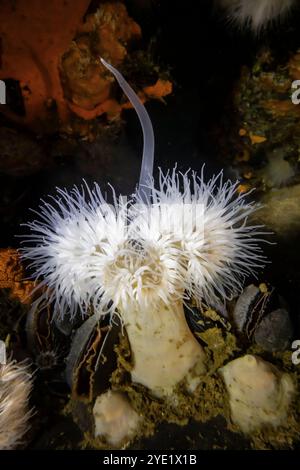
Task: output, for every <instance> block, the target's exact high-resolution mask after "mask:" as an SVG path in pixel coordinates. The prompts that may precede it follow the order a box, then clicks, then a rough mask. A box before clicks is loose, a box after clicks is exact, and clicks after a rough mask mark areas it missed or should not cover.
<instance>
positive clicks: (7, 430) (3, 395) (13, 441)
mask: <svg viewBox="0 0 300 470" xmlns="http://www.w3.org/2000/svg"><path fill="white" fill-rule="evenodd" d="M32 385H33V380H32V374H31V373H30V371H29V367H28V364H27V363H26V362H19V363H17V362H16V361H11V360H10V361H8V363H7V364H2V365H1V364H0V450H11V449H16V448H17V447H19V446H20V445H21V444H22V443H23V441H24V438H25V434H26V432H27V431H28V429H29V420H30V418H31V416H32V411H31V410H30V408H29V396H30V392H31V390H32Z"/></svg>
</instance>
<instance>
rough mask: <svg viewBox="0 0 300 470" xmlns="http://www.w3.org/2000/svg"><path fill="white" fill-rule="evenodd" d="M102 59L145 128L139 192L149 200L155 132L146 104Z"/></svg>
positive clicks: (117, 72) (116, 71) (102, 61)
mask: <svg viewBox="0 0 300 470" xmlns="http://www.w3.org/2000/svg"><path fill="white" fill-rule="evenodd" d="M100 61H101V63H102V64H103V65H104V66H105V67H106V68H107V69H108V70H109V71H110V72H111V73H112V74H113V75H114V77H115V79H116V80H117V82H118V84H119V85H120V87H121V88H122V90H123V92H124V93H125V95H126V96H127V98H128V99H129V101H130V102H131V104H132V106H133V107H134V109H135V111H136V113H137V115H138V117H139V120H140V123H141V126H142V130H143V138H144V143H143V157H142V166H141V173H140V180H139V186H138V193H139V195H140V197H141V198H142V199H143V200H147V199H148V197H149V195H150V190H149V189H148V186H149V183H150V181H151V178H152V175H153V162H154V132H153V127H152V123H151V120H150V117H149V114H148V113H147V111H146V108H145V106H144V105H143V104H142V102H141V100H140V99H139V97H138V96H137V94H136V93H135V92H134V91H133V89H132V88H131V86H130V85H129V84H128V83H127V82H126V80H125V79H124V77H123V76H122V74H121V73H120V72H119V71H118V70H116V69H115V68H114V67H113V66H112V65H110V64H109V63H108V62H106V61H105V60H104V59H102V57H100Z"/></svg>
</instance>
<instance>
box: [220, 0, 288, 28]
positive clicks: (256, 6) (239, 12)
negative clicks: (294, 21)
mask: <svg viewBox="0 0 300 470" xmlns="http://www.w3.org/2000/svg"><path fill="white" fill-rule="evenodd" d="M217 3H218V4H219V5H220V6H221V7H223V8H225V9H227V11H228V14H229V18H230V20H231V21H233V22H236V23H237V24H239V25H241V26H245V25H246V26H247V25H249V26H250V27H251V28H252V29H253V30H254V31H259V30H261V29H263V28H265V27H266V25H268V24H269V23H270V22H272V21H274V20H277V19H278V18H281V17H283V16H284V15H286V14H288V12H289V11H290V10H291V8H292V7H293V6H294V5H295V3H296V0H217Z"/></svg>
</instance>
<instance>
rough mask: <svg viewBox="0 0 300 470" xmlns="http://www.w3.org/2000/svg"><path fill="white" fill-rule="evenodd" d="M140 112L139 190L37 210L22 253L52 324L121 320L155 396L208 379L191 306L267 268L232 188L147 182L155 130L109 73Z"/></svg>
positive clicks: (173, 175) (68, 199)
mask: <svg viewBox="0 0 300 470" xmlns="http://www.w3.org/2000/svg"><path fill="white" fill-rule="evenodd" d="M102 63H103V64H104V65H105V66H106V67H107V68H108V69H109V70H110V71H111V72H112V73H113V74H114V75H115V77H116V79H117V80H118V82H119V84H120V85H121V87H122V88H123V90H124V91H125V93H126V94H127V96H128V97H129V98H130V100H131V101H132V103H133V105H134V107H135V109H136V110H137V112H138V115H139V118H140V121H141V124H142V128H143V134H144V151H143V161H142V171H141V177H140V184H139V188H138V189H137V191H136V193H135V194H134V195H133V197H132V198H131V199H130V200H129V201H124V199H122V198H119V199H117V198H116V196H115V194H114V193H113V194H114V198H113V205H109V204H108V203H107V202H106V201H105V199H104V198H103V196H102V194H101V191H100V188H99V186H98V185H97V184H95V185H94V188H93V189H89V187H88V186H87V185H85V186H83V187H82V189H81V190H79V189H78V188H76V187H74V188H73V190H72V191H71V192H70V193H68V192H67V191H66V190H60V189H59V190H58V194H57V197H56V198H54V204H52V205H51V204H49V203H46V202H43V204H42V206H41V207H40V220H39V221H34V222H32V223H29V224H28V226H29V228H30V230H31V231H32V235H29V236H28V237H29V240H31V242H33V246H28V247H26V248H23V250H22V251H23V257H24V258H26V259H29V260H31V267H32V268H33V269H34V270H35V277H37V278H40V279H42V280H41V286H46V291H45V293H44V294H43V298H42V300H45V301H47V302H53V303H54V309H55V313H56V315H59V316H62V315H64V314H65V313H66V312H70V313H71V315H74V314H75V313H76V311H77V310H78V309H79V310H81V312H82V313H85V312H87V309H88V307H89V306H90V305H92V306H93V307H94V310H95V312H96V314H97V315H101V314H107V313H112V312H114V311H115V310H117V311H118V314H119V315H120V317H121V319H122V320H123V325H124V326H125V328H126V331H127V334H128V337H129V341H130V345H131V349H132V354H133V359H134V367H133V369H132V371H131V375H132V378H133V380H134V381H136V382H139V383H141V384H143V385H145V386H146V387H148V388H149V389H150V390H151V391H152V392H153V393H155V394H156V395H166V394H170V393H172V390H173V389H174V387H175V385H176V384H177V383H179V382H180V381H182V380H183V379H186V380H187V382H188V386H189V388H190V390H192V388H194V387H195V386H196V385H197V381H195V373H197V374H198V375H199V374H201V373H203V372H204V371H205V354H204V351H203V349H202V347H201V346H200V344H199V343H198V342H197V341H196V339H195V337H194V336H193V334H192V333H191V331H190V330H189V328H188V325H187V323H186V319H185V315H184V310H183V303H184V300H186V299H188V298H191V297H193V298H195V299H196V300H197V301H198V302H200V301H201V300H202V299H204V300H206V301H207V302H208V303H214V302H215V301H216V300H217V299H218V298H221V300H225V299H228V298H230V296H231V295H233V294H236V293H237V292H238V291H239V290H240V289H241V288H242V282H243V279H244V277H245V275H247V274H249V273H252V272H253V270H255V269H256V268H258V267H261V266H262V265H263V256H262V255H261V250H260V247H259V246H258V244H257V242H258V241H260V236H261V232H260V228H259V227H257V226H251V225H247V217H248V216H249V215H250V214H251V213H252V212H253V211H254V210H255V208H256V207H255V205H254V204H253V203H248V202H247V199H246V195H241V194H238V192H237V183H236V184H232V183H231V182H226V183H223V179H222V174H219V175H218V176H216V177H213V178H212V179H211V180H210V181H208V182H207V183H205V182H204V177H203V171H202V174H201V175H200V176H199V177H197V175H196V174H195V173H192V174H189V173H187V174H180V173H178V172H177V171H176V169H174V170H173V171H172V172H169V173H167V174H166V175H163V174H162V173H161V176H160V181H159V185H158V187H156V186H155V184H154V182H153V179H152V167H153V149H154V141H153V131H152V125H151V121H150V119H149V116H148V114H147V113H146V110H145V108H144V107H143V106H142V104H141V103H140V101H139V99H138V98H137V96H136V95H135V93H134V92H133V90H132V89H131V88H130V87H129V85H128V84H127V83H126V82H125V81H124V79H123V77H122V76H121V75H120V73H119V72H118V71H116V70H115V69H114V68H113V67H112V66H110V65H109V64H107V63H106V62H105V61H103V60H102Z"/></svg>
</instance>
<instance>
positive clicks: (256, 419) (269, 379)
mask: <svg viewBox="0 0 300 470" xmlns="http://www.w3.org/2000/svg"><path fill="white" fill-rule="evenodd" d="M220 374H221V375H222V377H223V379H224V382H225V385H226V388H227V391H228V394H229V402H230V409H231V419H232V421H233V423H234V424H236V425H237V426H238V427H239V428H240V429H241V430H242V431H243V432H244V433H246V434H249V433H251V432H253V431H256V430H258V429H262V428H263V427H265V426H272V427H277V426H280V425H282V424H283V423H284V421H285V419H286V418H287V416H288V411H289V407H290V405H291V403H292V399H293V397H294V394H295V392H296V386H295V384H294V382H293V379H292V377H291V376H290V375H289V374H288V373H286V372H281V371H280V370H279V369H277V368H276V367H275V366H273V365H272V364H270V363H269V362H266V361H264V360H263V359H261V358H259V357H257V356H253V355H250V354H247V355H246V356H243V357H239V358H238V359H235V360H233V361H231V362H229V363H228V364H226V365H225V366H224V367H222V368H221V369H220Z"/></svg>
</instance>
